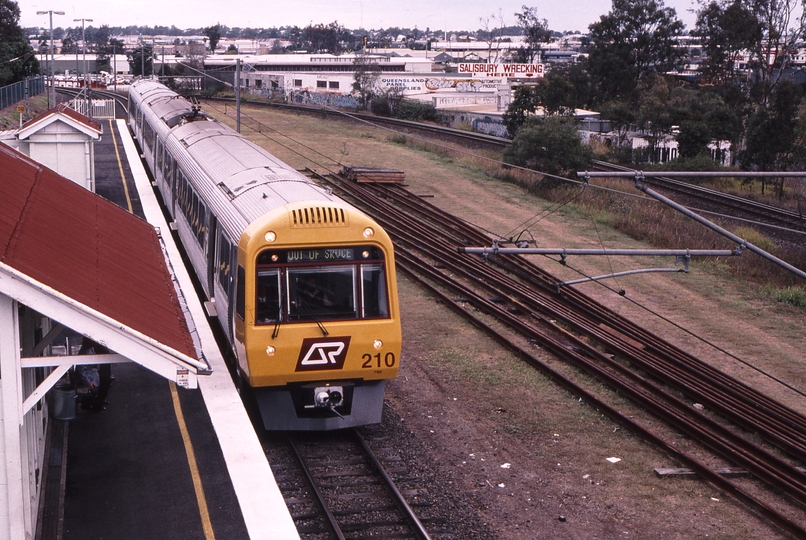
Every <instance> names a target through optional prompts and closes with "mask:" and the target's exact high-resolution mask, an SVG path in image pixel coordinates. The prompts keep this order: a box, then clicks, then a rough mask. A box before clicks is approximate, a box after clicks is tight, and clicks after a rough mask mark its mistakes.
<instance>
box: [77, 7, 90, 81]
mask: <svg viewBox="0 0 806 540" xmlns="http://www.w3.org/2000/svg"><path fill="white" fill-rule="evenodd" d="M78 21H81V45H82V48H83V50H84V79H85V80H86V78H87V38H86V34H85V32H84V22H85V21H86V22H92V19H73V22H78Z"/></svg>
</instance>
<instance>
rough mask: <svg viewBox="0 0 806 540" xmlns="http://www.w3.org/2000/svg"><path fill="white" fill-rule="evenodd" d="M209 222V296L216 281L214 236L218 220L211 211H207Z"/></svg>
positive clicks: (213, 294) (213, 291)
mask: <svg viewBox="0 0 806 540" xmlns="http://www.w3.org/2000/svg"><path fill="white" fill-rule="evenodd" d="M207 215H208V216H209V219H210V223H209V224H208V227H207V290H208V291H210V296H215V282H216V263H217V260H216V259H217V257H216V251H215V247H216V243H217V242H216V241H215V240H216V237H217V236H218V220H217V219H216V217H215V215H214V214H213V213H212V212H207Z"/></svg>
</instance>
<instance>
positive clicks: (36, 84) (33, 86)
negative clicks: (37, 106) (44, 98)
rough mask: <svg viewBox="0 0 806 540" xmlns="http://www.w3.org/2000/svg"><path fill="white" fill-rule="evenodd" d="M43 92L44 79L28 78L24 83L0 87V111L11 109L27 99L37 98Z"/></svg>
mask: <svg viewBox="0 0 806 540" xmlns="http://www.w3.org/2000/svg"><path fill="white" fill-rule="evenodd" d="M44 91H45V77H42V76H40V77H28V78H26V79H25V80H24V81H20V82H16V83H14V84H9V85H7V86H3V87H0V109H5V108H6V107H11V106H12V105H14V104H15V103H19V102H20V101H23V100H24V99H25V98H27V97H34V96H38V95H39V94H41V93H42V92H44Z"/></svg>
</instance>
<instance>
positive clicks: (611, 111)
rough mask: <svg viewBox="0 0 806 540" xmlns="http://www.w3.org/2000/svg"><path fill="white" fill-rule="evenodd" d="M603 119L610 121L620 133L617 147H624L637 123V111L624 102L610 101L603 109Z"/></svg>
mask: <svg viewBox="0 0 806 540" xmlns="http://www.w3.org/2000/svg"><path fill="white" fill-rule="evenodd" d="M600 109H601V112H602V117H603V118H604V119H606V120H609V121H610V124H611V125H612V126H613V129H614V130H615V131H616V133H618V140H617V141H616V142H617V144H616V146H622V145H623V144H624V142H625V141H626V140H627V133H628V132H629V131H630V126H632V125H633V124H634V123H635V121H636V115H635V109H634V108H633V107H631V106H630V105H628V104H627V103H625V102H623V101H618V100H616V101H608V102H607V103H605V104H603V105H602V106H601V107H600Z"/></svg>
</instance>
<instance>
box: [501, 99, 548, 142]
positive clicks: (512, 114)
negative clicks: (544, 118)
mask: <svg viewBox="0 0 806 540" xmlns="http://www.w3.org/2000/svg"><path fill="white" fill-rule="evenodd" d="M539 102H540V98H539V97H538V94H537V87H535V86H518V87H517V88H515V95H514V96H513V98H512V102H511V103H510V104H509V106H508V107H507V110H506V111H504V114H503V116H502V118H501V120H502V121H503V122H504V125H505V126H506V127H507V132H508V133H509V136H510V137H513V138H514V137H515V135H517V134H518V131H520V129H521V127H523V125H524V124H525V123H526V119H527V118H529V116H530V115H532V114H534V113H535V111H536V110H537V106H538V104H539Z"/></svg>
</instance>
